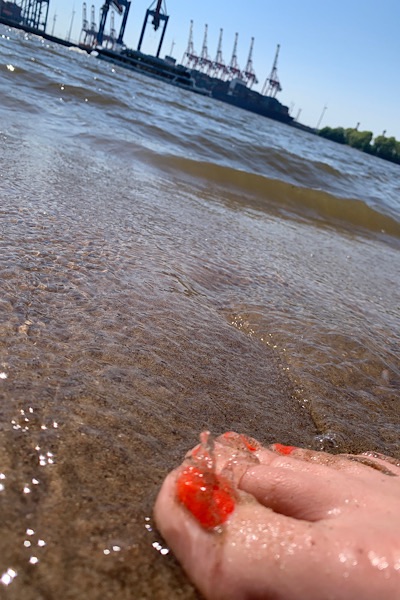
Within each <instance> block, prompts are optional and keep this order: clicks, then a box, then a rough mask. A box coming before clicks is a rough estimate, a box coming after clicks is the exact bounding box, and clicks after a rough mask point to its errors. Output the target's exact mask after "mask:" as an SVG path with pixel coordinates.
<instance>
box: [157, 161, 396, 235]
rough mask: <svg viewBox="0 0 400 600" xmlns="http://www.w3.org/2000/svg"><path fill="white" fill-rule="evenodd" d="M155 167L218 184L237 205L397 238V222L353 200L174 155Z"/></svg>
mask: <svg viewBox="0 0 400 600" xmlns="http://www.w3.org/2000/svg"><path fill="white" fill-rule="evenodd" d="M157 162H158V166H159V167H161V168H163V169H166V170H168V171H170V170H171V169H172V170H173V171H179V173H180V176H181V177H183V178H184V177H188V178H191V179H197V180H198V181H200V182H201V181H203V182H204V183H205V184H206V185H207V186H208V187H209V186H210V184H211V185H215V184H216V185H218V186H220V187H221V188H222V189H225V190H227V191H229V192H230V199H231V200H234V201H235V202H237V203H238V204H240V205H243V206H248V207H250V208H253V209H256V210H262V211H265V210H267V211H270V210H273V211H274V210H275V211H278V212H279V213H280V214H281V215H282V214H283V215H285V214H286V215H287V214H289V215H291V216H292V217H293V216H296V217H298V218H302V219H306V220H311V221H317V222H323V223H324V224H327V225H331V226H335V227H337V226H341V227H346V228H352V229H353V230H354V228H356V229H361V230H367V231H369V232H373V233H378V234H386V235H390V236H394V237H396V238H398V237H400V223H399V222H398V221H396V220H395V219H394V218H392V217H391V216H389V215H385V214H383V213H381V212H378V211H377V210H375V209H374V208H371V207H370V206H368V205H367V204H366V203H365V202H364V201H362V200H360V199H357V198H351V197H349V198H343V197H337V196H335V195H333V194H330V193H328V192H325V191H322V190H316V189H310V188H307V187H301V186H298V185H294V184H290V183H286V182H283V181H279V180H276V179H271V178H268V177H264V176H263V175H259V174H254V173H249V172H246V171H241V170H237V169H232V168H229V167H224V166H220V165H216V164H210V163H208V162H202V161H196V160H191V159H187V158H184V157H177V156H171V155H169V156H166V155H164V156H158V157H157Z"/></svg>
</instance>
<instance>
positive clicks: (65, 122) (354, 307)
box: [0, 28, 400, 600]
mask: <svg viewBox="0 0 400 600" xmlns="http://www.w3.org/2000/svg"><path fill="white" fill-rule="evenodd" d="M1 32H2V33H3V37H2V38H1V39H0V68H1V72H2V81H1V94H2V102H1V103H0V117H1V120H0V123H1V125H0V147H1V158H2V160H1V173H0V191H1V195H2V205H1V208H0V215H1V221H0V227H1V230H0V231H1V264H0V277H1V290H2V293H1V299H0V302H1V305H0V306H1V308H0V310H1V317H2V318H1V341H0V372H1V379H0V393H1V396H2V402H1V404H0V414H1V425H0V474H1V475H0V477H2V478H1V479H0V503H1V513H0V514H1V517H0V529H1V532H0V595H1V597H3V595H4V597H5V598H11V599H14V598H18V599H20V598H22V597H23V598H24V599H25V598H26V599H28V600H30V599H31V598H32V599H35V600H37V599H42V598H43V599H46V600H47V599H49V598H55V597H57V596H58V597H62V598H74V599H75V598H81V597H87V598H88V599H89V600H90V599H97V598H99V597H100V596H101V597H104V598H111V597H112V598H118V599H120V598H121V599H124V598H132V597H135V598H171V597H174V598H194V597H196V593H195V592H194V590H193V588H192V587H191V585H190V584H189V583H188V582H187V580H186V578H185V576H184V575H183V574H182V572H181V570H180V568H179V566H177V565H176V563H175V561H174V559H173V557H172V556H171V555H170V554H165V551H164V548H165V545H164V543H163V541H162V540H161V539H160V537H159V535H158V534H157V532H156V531H154V529H153V523H152V519H151V511H152V505H153V501H154V498H155V495H156V493H157V490H158V488H159V485H160V483H161V481H162V479H163V477H164V476H165V474H166V473H167V472H168V471H169V470H170V469H171V468H172V467H173V466H175V465H176V464H177V463H178V462H179V461H180V460H181V458H182V456H183V455H184V453H185V452H186V450H187V449H188V448H190V447H191V446H193V445H194V444H195V443H196V440H197V436H198V433H199V431H200V430H202V429H205V428H207V429H210V430H212V431H213V432H214V433H216V434H217V433H220V432H222V431H224V430H230V429H234V430H239V431H241V432H243V433H247V434H249V435H251V436H253V437H256V438H257V439H259V440H260V441H262V442H264V443H271V442H273V441H280V442H282V443H291V444H296V445H303V446H308V447H312V448H325V449H328V450H331V451H334V452H340V451H350V452H355V451H360V450H366V449H374V450H378V451H380V452H384V453H387V454H391V455H393V456H397V457H399V456H400V446H399V437H400V435H399V434H400V412H399V400H398V390H399V381H400V369H399V339H400V336H399V321H400V319H399V279H400V278H399V271H400V266H399V265H400V262H399V256H398V254H399V252H398V249H399V237H400V208H399V198H400V187H399V168H398V166H397V165H392V164H390V163H386V162H384V161H380V160H377V159H373V157H370V156H366V155H363V154H360V153H359V152H356V151H354V150H352V149H350V148H344V147H341V146H337V145H335V144H332V143H329V142H327V141H326V140H322V139H319V138H317V137H315V136H311V135H309V134H305V133H303V132H301V131H297V130H295V129H293V128H290V127H287V126H285V125H282V124H280V123H275V122H273V121H270V120H268V119H262V118H261V117H258V116H256V115H252V114H250V113H247V112H245V111H240V110H236V109H234V108H233V107H230V106H227V105H223V104H220V103H218V102H214V101H212V100H210V99H207V98H203V97H201V96H197V95H194V94H191V93H189V92H185V91H182V90H178V89H175V88H173V87H169V86H166V85H164V84H162V83H160V82H156V81H153V80H151V79H147V78H144V77H142V76H140V75H135V74H133V73H131V72H127V71H124V70H122V69H118V68H116V67H115V66H111V65H109V64H107V63H103V62H101V61H99V60H97V59H95V58H94V57H90V56H86V55H82V54H79V53H77V52H75V51H71V50H67V49H65V48H63V47H57V46H53V45H49V44H48V43H47V42H44V41H43V40H40V38H37V37H34V36H26V35H25V34H23V33H21V32H17V31H13V30H8V29H6V28H3V29H2V30H1ZM7 65H8V66H7ZM2 574H3V576H2Z"/></svg>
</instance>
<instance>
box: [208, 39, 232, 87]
mask: <svg viewBox="0 0 400 600" xmlns="http://www.w3.org/2000/svg"><path fill="white" fill-rule="evenodd" d="M222 35H223V29H220V30H219V39H218V48H217V54H216V56H215V60H214V62H213V63H212V69H211V72H210V75H211V76H212V77H219V78H220V79H222V80H224V79H225V78H226V77H227V75H228V73H229V71H228V68H227V66H226V64H225V62H224V59H223V58H222Z"/></svg>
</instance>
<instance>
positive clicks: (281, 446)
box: [271, 444, 296, 455]
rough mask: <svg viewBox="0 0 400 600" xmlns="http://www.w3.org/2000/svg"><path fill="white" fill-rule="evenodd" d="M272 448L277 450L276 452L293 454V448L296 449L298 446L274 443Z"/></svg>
mask: <svg viewBox="0 0 400 600" xmlns="http://www.w3.org/2000/svg"><path fill="white" fill-rule="evenodd" d="M271 448H272V450H275V452H278V453H279V454H284V455H288V454H291V453H292V452H293V450H296V446H285V445H284V444H272V446H271Z"/></svg>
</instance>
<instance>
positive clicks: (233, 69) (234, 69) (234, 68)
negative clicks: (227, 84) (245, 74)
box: [228, 33, 242, 79]
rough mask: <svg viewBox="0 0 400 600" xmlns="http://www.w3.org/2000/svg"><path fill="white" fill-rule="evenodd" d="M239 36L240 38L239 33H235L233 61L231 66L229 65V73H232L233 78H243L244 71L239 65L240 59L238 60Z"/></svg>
mask: <svg viewBox="0 0 400 600" xmlns="http://www.w3.org/2000/svg"><path fill="white" fill-rule="evenodd" d="M238 38H239V34H238V33H235V41H234V44H233V51H232V57H231V62H230V63H229V67H228V71H229V75H232V78H233V79H235V78H238V79H241V78H242V71H241V70H240V67H239V65H238V61H237V45H238Z"/></svg>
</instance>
